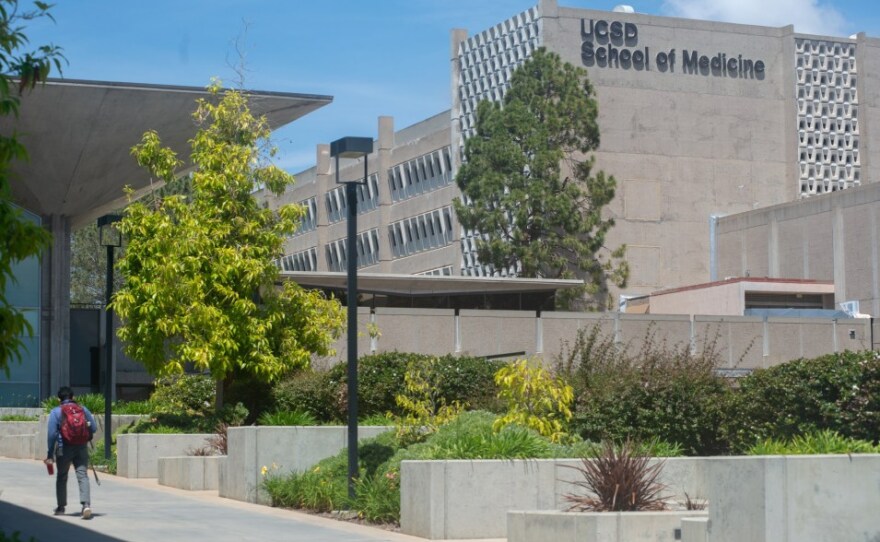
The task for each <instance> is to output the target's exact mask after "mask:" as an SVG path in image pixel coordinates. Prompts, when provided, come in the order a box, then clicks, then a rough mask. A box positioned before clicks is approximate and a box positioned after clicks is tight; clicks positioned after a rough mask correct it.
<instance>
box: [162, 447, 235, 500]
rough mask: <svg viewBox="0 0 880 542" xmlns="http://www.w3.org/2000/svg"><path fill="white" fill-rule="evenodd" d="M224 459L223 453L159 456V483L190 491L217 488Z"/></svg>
mask: <svg viewBox="0 0 880 542" xmlns="http://www.w3.org/2000/svg"><path fill="white" fill-rule="evenodd" d="M225 459H226V456H223V455H213V456H183V457H160V458H159V463H158V465H159V484H161V485H163V486H169V487H176V488H178V489H188V490H190V491H203V490H206V489H217V488H218V487H219V473H220V465H221V464H222V463H223V461H224V460H225Z"/></svg>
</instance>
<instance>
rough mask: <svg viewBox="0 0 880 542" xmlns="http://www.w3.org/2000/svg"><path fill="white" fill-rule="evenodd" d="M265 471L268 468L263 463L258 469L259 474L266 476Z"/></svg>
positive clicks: (267, 470)
mask: <svg viewBox="0 0 880 542" xmlns="http://www.w3.org/2000/svg"><path fill="white" fill-rule="evenodd" d="M267 472H269V468H268V467H266V465H263V468H262V469H260V474H262V475H263V476H266V473H267Z"/></svg>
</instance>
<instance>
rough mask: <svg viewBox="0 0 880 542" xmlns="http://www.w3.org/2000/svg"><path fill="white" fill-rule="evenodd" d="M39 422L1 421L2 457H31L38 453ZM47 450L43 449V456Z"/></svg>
mask: <svg viewBox="0 0 880 542" xmlns="http://www.w3.org/2000/svg"><path fill="white" fill-rule="evenodd" d="M39 431H40V430H39V422H36V421H33V422H0V457H13V458H16V459H31V458H33V457H34V455H35V454H36V451H35V450H36V449H37V434H38V433H39ZM45 454H46V451H45V450H43V457H45Z"/></svg>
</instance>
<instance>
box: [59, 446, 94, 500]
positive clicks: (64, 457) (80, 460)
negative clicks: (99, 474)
mask: <svg viewBox="0 0 880 542" xmlns="http://www.w3.org/2000/svg"><path fill="white" fill-rule="evenodd" d="M56 463H57V467H58V472H57V478H56V479H55V497H56V498H57V499H58V506H67V472H68V471H69V470H70V464H71V463H73V468H74V470H75V471H76V481H77V483H78V484H79V502H80V504H90V503H91V500H90V499H89V450H88V444H83V445H80V446H72V445H70V444H65V445H64V446H63V447H62V453H61V455H59V456H58V457H57V461H56Z"/></svg>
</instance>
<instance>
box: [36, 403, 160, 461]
mask: <svg viewBox="0 0 880 542" xmlns="http://www.w3.org/2000/svg"><path fill="white" fill-rule="evenodd" d="M92 416H94V417H95V423H96V424H98V429H97V430H96V431H95V438H94V441H93V442H94V443H95V444H96V445H97V444H98V442H103V441H104V415H103V414H95V413H94V412H92ZM143 417H144V416H141V415H139V414H114V415H113V416H111V418H110V430H111V431H112V432H113V433H116V432H117V431H119V429H120V428H122V427H127V426H129V425H131V424H133V423H135V422H136V421H138V420H140V419H141V418H143ZM48 419H49V415H48V414H45V413H43V414H42V415H40V421H39V424H38V425H37V429H38V433H37V436H36V441H35V442H36V447H35V450H34V456H33V458H34V459H44V458H45V457H46V447H47V446H48V443H47V442H46V439H47V438H48V435H47V434H46V431H47V429H48Z"/></svg>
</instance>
